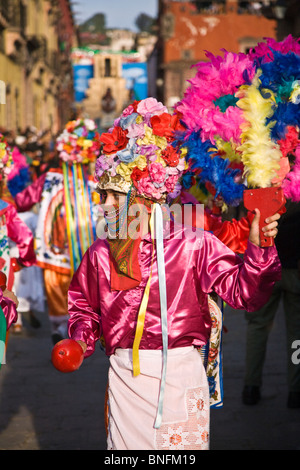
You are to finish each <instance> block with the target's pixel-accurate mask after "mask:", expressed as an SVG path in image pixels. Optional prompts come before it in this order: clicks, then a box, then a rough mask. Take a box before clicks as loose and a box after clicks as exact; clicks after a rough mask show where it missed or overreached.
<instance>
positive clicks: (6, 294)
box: [3, 289, 19, 307]
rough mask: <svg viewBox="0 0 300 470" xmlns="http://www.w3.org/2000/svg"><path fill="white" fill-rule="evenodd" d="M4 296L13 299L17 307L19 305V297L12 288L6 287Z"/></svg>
mask: <svg viewBox="0 0 300 470" xmlns="http://www.w3.org/2000/svg"><path fill="white" fill-rule="evenodd" d="M3 297H7V298H8V299H10V300H12V301H13V302H14V303H15V304H16V307H18V305H19V301H18V298H17V297H16V295H15V294H14V293H13V292H12V291H11V290H8V289H5V290H4V291H3Z"/></svg>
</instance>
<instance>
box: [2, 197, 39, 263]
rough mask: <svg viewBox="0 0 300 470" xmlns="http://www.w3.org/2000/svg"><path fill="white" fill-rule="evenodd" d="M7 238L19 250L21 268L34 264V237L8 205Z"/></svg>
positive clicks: (13, 209)
mask: <svg viewBox="0 0 300 470" xmlns="http://www.w3.org/2000/svg"><path fill="white" fill-rule="evenodd" d="M5 216H6V224H7V236H8V237H9V238H10V239H11V240H12V241H13V242H14V243H15V244H16V245H17V248H18V250H19V258H18V261H19V262H20V264H22V265H23V266H26V267H28V266H32V265H34V264H35V263H36V254H35V251H34V236H33V233H32V232H31V230H30V229H29V228H28V227H27V225H26V224H25V222H23V220H21V219H20V217H19V216H18V213H17V211H16V209H15V208H14V207H13V206H12V205H9V207H8V208H7V211H6V213H5Z"/></svg>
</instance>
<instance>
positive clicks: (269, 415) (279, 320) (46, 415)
mask: <svg viewBox="0 0 300 470" xmlns="http://www.w3.org/2000/svg"><path fill="white" fill-rule="evenodd" d="M38 318H39V320H40V321H41V323H42V326H41V328H39V329H33V328H32V327H31V326H29V325H28V324H26V323H25V321H24V328H23V332H22V334H21V335H18V336H17V335H14V334H12V333H11V334H10V338H9V343H8V350H7V355H6V364H4V365H2V368H1V370H0V400H1V403H0V450H105V449H106V437H105V431H104V424H103V423H104V394H105V388H106V383H107V370H108V359H107V358H106V356H105V355H104V353H103V351H102V350H101V349H100V347H99V348H97V349H96V352H95V353H94V354H93V356H91V357H90V358H88V359H87V360H85V361H84V363H83V365H82V366H81V368H80V369H79V370H78V371H76V372H74V373H71V374H62V373H60V372H58V371H57V370H56V369H54V367H53V365H52V363H51V359H50V358H51V350H52V343H51V338H50V327H49V322H48V318H47V315H46V314H39V316H38ZM224 323H225V326H226V330H227V332H226V333H224V342H223V371H224V406H223V407H222V408H220V409H214V410H212V411H211V438H210V448H211V450H300V409H296V410H292V409H288V408H287V406H286V401H287V386H286V360H287V358H286V348H285V326H284V316H283V310H282V307H281V308H280V309H279V311H278V312H277V315H276V319H275V322H274V326H273V329H272V331H271V333H270V339H269V343H268V352H267V358H266V362H265V371H264V383H263V388H262V399H261V401H260V403H259V404H257V405H255V406H245V405H243V403H242V401H241V391H242V388H243V375H244V356H245V337H246V322H245V319H244V315H243V312H241V311H235V310H232V309H230V308H228V307H227V308H226V310H225V321H224Z"/></svg>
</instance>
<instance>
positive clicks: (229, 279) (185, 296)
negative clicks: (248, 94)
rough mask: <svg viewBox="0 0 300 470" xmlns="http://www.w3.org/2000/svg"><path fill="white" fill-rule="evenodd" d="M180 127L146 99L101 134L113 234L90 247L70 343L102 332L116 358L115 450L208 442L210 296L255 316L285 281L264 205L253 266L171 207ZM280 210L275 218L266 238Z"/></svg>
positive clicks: (78, 284) (111, 437) (87, 346)
mask: <svg viewBox="0 0 300 470" xmlns="http://www.w3.org/2000/svg"><path fill="white" fill-rule="evenodd" d="M178 129H180V124H179V120H178V116H171V115H170V114H169V113H168V111H167V108H166V107H165V106H164V105H163V104H162V103H159V102H157V100H156V99H154V98H148V99H145V100H142V101H140V102H135V103H133V104H132V105H130V106H129V107H128V108H126V109H125V110H124V112H123V113H122V115H121V116H120V118H119V119H118V120H116V121H115V125H114V128H113V129H111V130H110V132H108V133H105V134H103V135H102V136H101V141H102V142H103V144H104V145H103V152H102V154H101V155H100V157H99V158H98V160H97V162H96V168H95V172H96V177H97V179H98V188H99V191H100V192H101V193H102V194H103V197H104V202H105V207H106V212H105V218H106V223H107V232H106V235H107V236H106V237H103V238H102V239H98V240H97V241H95V242H94V243H93V245H92V246H91V247H90V248H89V249H88V250H87V252H86V253H85V255H84V257H83V259H82V261H81V264H80V266H79V268H78V269H77V271H76V272H75V274H74V276H73V279H72V282H71V284H70V288H69V294H68V296H69V314H70V320H69V336H70V338H71V339H73V340H76V341H77V342H79V344H81V345H82V348H83V351H84V354H85V357H88V356H90V355H91V354H92V353H93V352H94V350H95V344H96V342H97V341H98V340H99V339H100V338H101V336H102V335H103V337H104V343H105V348H106V354H107V355H108V356H109V358H110V369H109V378H108V427H107V431H108V440H107V447H108V449H114V450H115V449H116V450H123V449H126V450H130V449H131V450H132V449H134V450H139V449H143V450H148V449H162V450H183V449H190V450H197V449H208V448H209V408H210V393H209V385H208V380H207V371H206V370H205V367H204V363H203V361H202V358H201V355H200V354H199V353H198V348H201V347H205V346H206V345H207V343H208V341H209V338H210V337H211V331H212V329H213V325H212V317H211V313H210V308H209V303H210V297H209V294H210V293H212V292H215V293H216V294H218V295H219V296H220V297H221V298H222V299H224V301H226V302H227V303H228V304H229V305H231V306H232V307H234V308H237V309H240V308H243V309H246V310H249V311H251V310H253V309H256V308H257V306H258V305H263V304H264V303H265V302H266V300H267V299H268V297H269V295H270V292H271V290H272V287H273V284H274V282H275V281H276V279H279V278H280V263H279V259H278V256H277V251H276V248H275V247H274V246H271V247H267V248H261V247H260V246H259V245H260V239H259V229H258V221H259V212H258V211H256V215H255V218H254V221H253V223H252V227H251V231H250V236H249V242H248V248H247V250H246V252H245V255H244V261H243V260H241V258H240V257H239V256H238V255H236V254H234V253H233V252H232V251H231V250H230V249H228V248H227V247H226V246H225V245H224V244H223V243H222V242H221V241H219V240H218V239H217V238H216V237H215V236H214V235H212V234H211V233H209V232H206V231H204V230H196V231H195V232H194V234H193V236H191V233H190V231H189V229H188V228H187V227H184V226H182V225H181V224H177V223H176V222H173V221H172V220H171V218H170V217H166V213H167V211H166V205H163V204H164V203H166V202H168V203H171V201H172V200H173V199H175V198H176V197H177V196H178V195H179V194H180V192H181V189H182V181H181V179H182V176H183V173H184V171H185V170H186V168H187V165H186V161H185V158H184V155H185V153H184V152H182V151H181V149H180V148H178V147H176V146H173V145H172V142H173V135H174V132H175V131H177V130H178ZM119 198H120V199H119ZM109 209H110V210H109ZM162 209H164V210H162ZM141 215H144V217H142V216H141ZM278 217H279V216H278V215H277V214H276V215H274V216H273V217H271V218H270V220H267V221H266V223H268V225H267V227H266V228H265V229H264V230H266V231H265V234H266V235H267V236H271V237H273V236H275V235H276V233H277V228H276V227H277V222H276V220H277V219H278ZM171 222H172V223H171Z"/></svg>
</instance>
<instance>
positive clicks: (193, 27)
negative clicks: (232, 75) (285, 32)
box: [150, 0, 277, 108]
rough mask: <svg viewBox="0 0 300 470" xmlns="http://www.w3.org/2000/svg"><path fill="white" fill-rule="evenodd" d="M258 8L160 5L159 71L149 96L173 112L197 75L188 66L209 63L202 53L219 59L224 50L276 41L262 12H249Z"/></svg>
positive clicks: (229, 3) (171, 0) (221, 2)
mask: <svg viewBox="0 0 300 470" xmlns="http://www.w3.org/2000/svg"><path fill="white" fill-rule="evenodd" d="M259 3H260V2H250V1H249V2H247V1H246V2H245V1H240V0H215V1H203V0H202V1H201V0H200V1H189V2H188V1H177V0H159V19H158V21H159V38H158V42H157V47H156V50H155V54H153V56H152V58H151V59H152V60H153V62H155V64H156V69H157V77H156V82H155V89H154V87H153V89H152V90H151V93H152V95H156V96H157V97H158V98H159V99H160V100H161V101H163V102H164V103H165V104H166V105H167V106H168V107H170V108H171V107H172V106H173V105H174V103H176V102H177V101H178V100H179V99H181V98H182V96H183V93H184V91H185V89H186V87H187V86H188V82H187V80H188V79H189V78H191V77H192V76H193V75H194V73H195V68H193V67H192V65H194V64H196V63H197V62H200V61H205V60H207V58H206V55H205V52H206V51H210V52H211V53H213V54H215V55H220V54H221V55H222V52H221V50H222V49H226V50H227V51H231V52H235V53H238V52H247V50H249V48H251V47H253V46H255V45H256V44H257V42H259V41H262V40H263V38H264V37H276V26H277V22H276V19H275V18H267V17H265V16H264V15H263V14H262V11H261V9H260V8H250V7H251V6H253V5H254V4H259ZM152 69H153V67H152ZM150 70H151V65H150ZM152 84H153V80H152Z"/></svg>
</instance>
